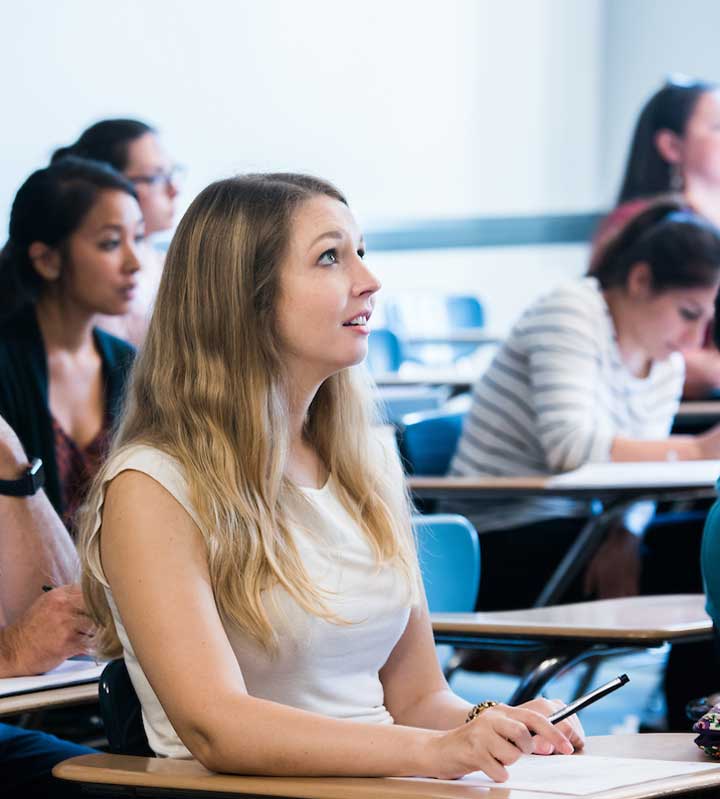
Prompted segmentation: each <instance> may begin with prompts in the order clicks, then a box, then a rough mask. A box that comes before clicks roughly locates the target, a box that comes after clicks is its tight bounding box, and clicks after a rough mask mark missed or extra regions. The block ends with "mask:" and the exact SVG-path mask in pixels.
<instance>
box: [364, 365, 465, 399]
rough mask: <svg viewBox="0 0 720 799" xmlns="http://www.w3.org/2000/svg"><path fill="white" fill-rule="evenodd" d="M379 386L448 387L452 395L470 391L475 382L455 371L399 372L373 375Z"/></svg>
mask: <svg viewBox="0 0 720 799" xmlns="http://www.w3.org/2000/svg"><path fill="white" fill-rule="evenodd" d="M373 379H374V380H375V384H376V385H377V386H379V387H380V386H447V387H448V388H449V389H450V393H452V394H461V393H463V392H465V391H469V390H470V389H471V388H472V387H473V385H474V384H475V381H476V380H477V375H476V376H475V377H473V376H471V375H467V374H466V375H459V374H458V373H457V372H453V371H442V370H428V371H427V372H425V373H417V374H400V373H399V372H383V373H382V374H377V375H373Z"/></svg>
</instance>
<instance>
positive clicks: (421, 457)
mask: <svg viewBox="0 0 720 799" xmlns="http://www.w3.org/2000/svg"><path fill="white" fill-rule="evenodd" d="M470 403H471V397H470V394H461V395H460V396H458V397H453V398H452V399H451V400H449V401H448V402H447V403H445V405H443V407H442V408H439V409H437V410H429V411H420V412H418V413H410V414H408V415H407V416H404V417H403V418H402V422H401V425H400V428H399V430H398V446H399V448H400V454H401V455H402V458H403V461H404V463H405V468H406V470H407V472H408V474H417V475H428V476H431V475H436V476H442V475H444V474H447V471H448V469H449V468H450V461H451V460H452V456H453V454H454V453H455V449H456V447H457V443H458V439H459V438H460V433H461V432H462V425H463V420H464V419H465V414H466V413H467V412H468V410H469V408H470Z"/></svg>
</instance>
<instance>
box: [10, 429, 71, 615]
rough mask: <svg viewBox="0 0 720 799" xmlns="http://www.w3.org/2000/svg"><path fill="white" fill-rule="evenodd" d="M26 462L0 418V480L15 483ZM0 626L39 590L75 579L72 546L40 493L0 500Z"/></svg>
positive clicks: (39, 593) (45, 498) (62, 527)
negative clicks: (45, 586)
mask: <svg viewBox="0 0 720 799" xmlns="http://www.w3.org/2000/svg"><path fill="white" fill-rule="evenodd" d="M27 465H28V458H27V457H26V455H25V453H24V452H23V448H22V446H21V444H20V442H19V441H18V439H17V436H16V435H15V433H14V432H13V431H12V430H11V429H10V427H9V426H8V424H7V423H6V422H5V420H4V419H3V418H2V417H0V479H5V480H15V479H17V478H18V477H20V476H21V474H22V473H23V470H24V469H25V468H27ZM0 527H1V528H2V535H0V575H1V577H0V625H4V624H11V623H12V622H14V621H15V620H16V619H17V618H18V617H19V616H20V615H21V614H22V613H24V612H25V611H26V610H27V609H28V608H29V607H30V605H31V604H32V603H33V602H34V601H35V600H36V599H37V598H38V597H39V596H40V595H41V593H42V586H43V585H44V584H49V585H64V584H66V583H71V582H75V581H76V580H77V579H78V575H79V568H78V557H77V553H76V551H75V546H74V544H73V542H72V541H71V539H70V536H69V535H68V532H67V530H66V529H65V527H64V525H63V523H62V522H61V521H60V518H59V517H58V515H57V513H55V510H54V509H53V507H52V505H51V504H50V501H49V500H48V498H47V497H46V496H45V492H44V491H42V490H41V491H38V493H37V494H35V495H34V496H31V497H8V496H0Z"/></svg>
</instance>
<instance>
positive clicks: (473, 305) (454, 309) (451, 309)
mask: <svg viewBox="0 0 720 799" xmlns="http://www.w3.org/2000/svg"><path fill="white" fill-rule="evenodd" d="M445 309H446V311H447V318H448V322H449V323H450V327H484V326H485V312H484V311H483V307H482V304H481V303H480V300H479V299H478V298H477V297H473V296H471V295H469V294H467V295H466V294H453V295H450V296H449V297H448V298H447V300H446V301H445Z"/></svg>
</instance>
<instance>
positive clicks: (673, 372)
mask: <svg viewBox="0 0 720 799" xmlns="http://www.w3.org/2000/svg"><path fill="white" fill-rule="evenodd" d="M719 284H720V232H718V229H717V228H715V227H714V226H713V225H712V224H710V223H709V222H707V221H706V220H704V219H702V218H700V217H698V216H696V215H694V214H692V213H691V212H689V211H687V210H686V209H684V208H683V206H682V204H680V203H677V202H669V201H663V202H659V203H656V204H654V205H651V206H650V207H649V208H648V209H647V210H645V211H644V212H642V213H641V214H640V215H639V216H637V217H636V218H635V219H634V220H633V221H631V222H630V223H629V224H628V225H627V226H626V227H625V228H624V229H623V231H622V232H621V234H620V235H619V236H618V237H616V238H615V239H614V240H613V241H612V243H611V244H609V245H608V246H607V247H606V248H605V250H603V252H602V254H601V257H600V258H599V260H598V262H597V263H596V264H595V267H594V272H593V274H592V275H591V276H588V277H585V278H582V279H581V280H578V281H575V282H573V283H570V284H568V285H565V286H562V287H560V288H558V289H556V290H555V291H553V292H551V293H550V294H548V295H547V296H545V297H543V298H542V299H540V300H539V301H537V302H536V303H535V304H534V305H533V306H532V307H531V308H529V309H528V310H527V311H526V312H525V313H524V314H523V316H522V317H521V318H520V320H519V321H518V322H517V323H516V325H515V326H514V328H513V330H512V331H511V333H510V335H509V337H508V338H507V340H506V341H505V343H504V344H503V346H502V347H501V349H500V350H499V351H498V353H497V355H496V357H495V359H494V361H493V362H492V364H491V365H490V367H489V368H488V370H487V371H486V372H485V374H484V375H483V376H482V377H481V378H480V379H479V380H478V382H477V384H476V386H475V389H474V392H473V404H472V408H471V410H470V412H469V415H468V418H467V420H466V423H465V427H464V429H463V434H462V438H461V440H460V443H459V446H458V450H457V452H456V454H455V457H454V459H453V462H452V466H451V473H452V474H454V475H486V476H524V475H548V474H554V473H558V472H565V471H569V470H572V469H577V468H579V467H581V466H583V465H584V464H587V463H600V462H607V461H662V460H690V459H702V458H720V429H719V428H713V429H712V430H711V431H709V432H707V433H704V434H702V435H698V436H675V435H670V427H671V424H672V420H673V417H674V415H675V413H676V411H677V407H678V403H679V400H680V395H681V391H682V385H683V374H684V365H683V358H682V355H681V353H682V352H683V351H684V350H687V349H689V348H692V347H697V346H699V344H700V341H701V339H702V337H703V335H704V331H705V329H706V327H707V324H708V321H709V320H710V319H711V318H712V315H713V312H714V307H713V306H714V300H715V295H716V294H717V291H718V285H719ZM453 509H454V510H458V511H460V512H463V513H465V514H466V515H468V516H470V517H471V518H472V520H473V522H474V523H475V525H476V527H477V528H478V531H479V532H480V533H481V534H482V535H481V536H480V539H481V551H482V563H483V578H482V580H481V586H480V595H479V598H478V608H479V609H482V610H489V609H498V608H513V607H515V608H519V607H527V606H528V605H530V604H532V603H533V602H534V601H535V600H536V599H537V597H538V594H539V593H540V591H541V589H542V587H543V586H544V585H545V583H546V582H547V580H548V578H549V576H550V575H551V574H552V572H553V570H554V569H555V567H556V566H557V564H558V562H559V561H560V559H561V557H562V556H563V555H564V554H565V552H566V551H567V549H568V547H569V546H570V544H571V543H572V542H573V541H574V539H575V538H576V537H577V534H578V532H579V531H580V529H581V527H582V525H583V523H584V519H585V518H587V515H588V510H589V509H588V508H587V506H586V505H585V504H584V503H580V502H575V501H572V500H565V499H517V500H513V501H504V502H492V503H491V502H486V503H483V505H482V506H481V507H478V506H477V505H475V506H474V507H473V506H472V505H469V504H462V505H460V504H458V505H455V506H453ZM636 532H640V533H641V532H642V530H637V531H636ZM666 532H667V531H666ZM676 532H677V531H676ZM651 534H652V531H651ZM699 541H700V525H698V526H697V528H696V529H695V528H693V529H683V530H682V534H678V535H677V536H675V537H673V536H672V535H667V536H663V539H661V541H660V542H659V546H651V547H650V548H649V550H648V551H647V555H646V557H645V559H644V561H643V563H642V572H641V564H640V551H639V550H640V547H639V543H640V537H639V536H636V535H633V534H632V533H631V532H630V531H629V530H628V529H626V527H624V526H618V527H617V528H616V529H614V530H613V531H612V532H611V534H610V535H609V537H608V539H607V540H606V542H605V543H604V545H603V548H602V549H601V550H600V552H599V553H598V555H597V556H596V558H595V559H594V560H593V562H592V563H591V564H590V566H589V567H588V570H587V572H586V574H585V575H584V576H583V579H582V581H581V580H578V581H577V583H576V585H574V586H572V587H571V589H570V590H569V592H568V594H567V595H566V596H565V597H564V599H565V600H566V601H567V600H579V599H581V598H584V597H587V595H588V594H592V595H595V596H598V597H610V596H623V595H628V594H633V593H637V592H638V590H642V591H643V592H644V593H684V592H693V591H701V590H702V585H701V582H700V574H699ZM663 542H670V544H671V546H672V549H671V552H670V553H669V554H668V552H667V550H664V549H663V546H664V544H663ZM646 547H647V541H646ZM530 564H532V568H530ZM697 690H700V689H699V688H696V691H697ZM686 698H689V697H686ZM678 704H679V703H678V702H673V705H674V709H675V710H676V709H677V706H678ZM675 718H677V716H675Z"/></svg>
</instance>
